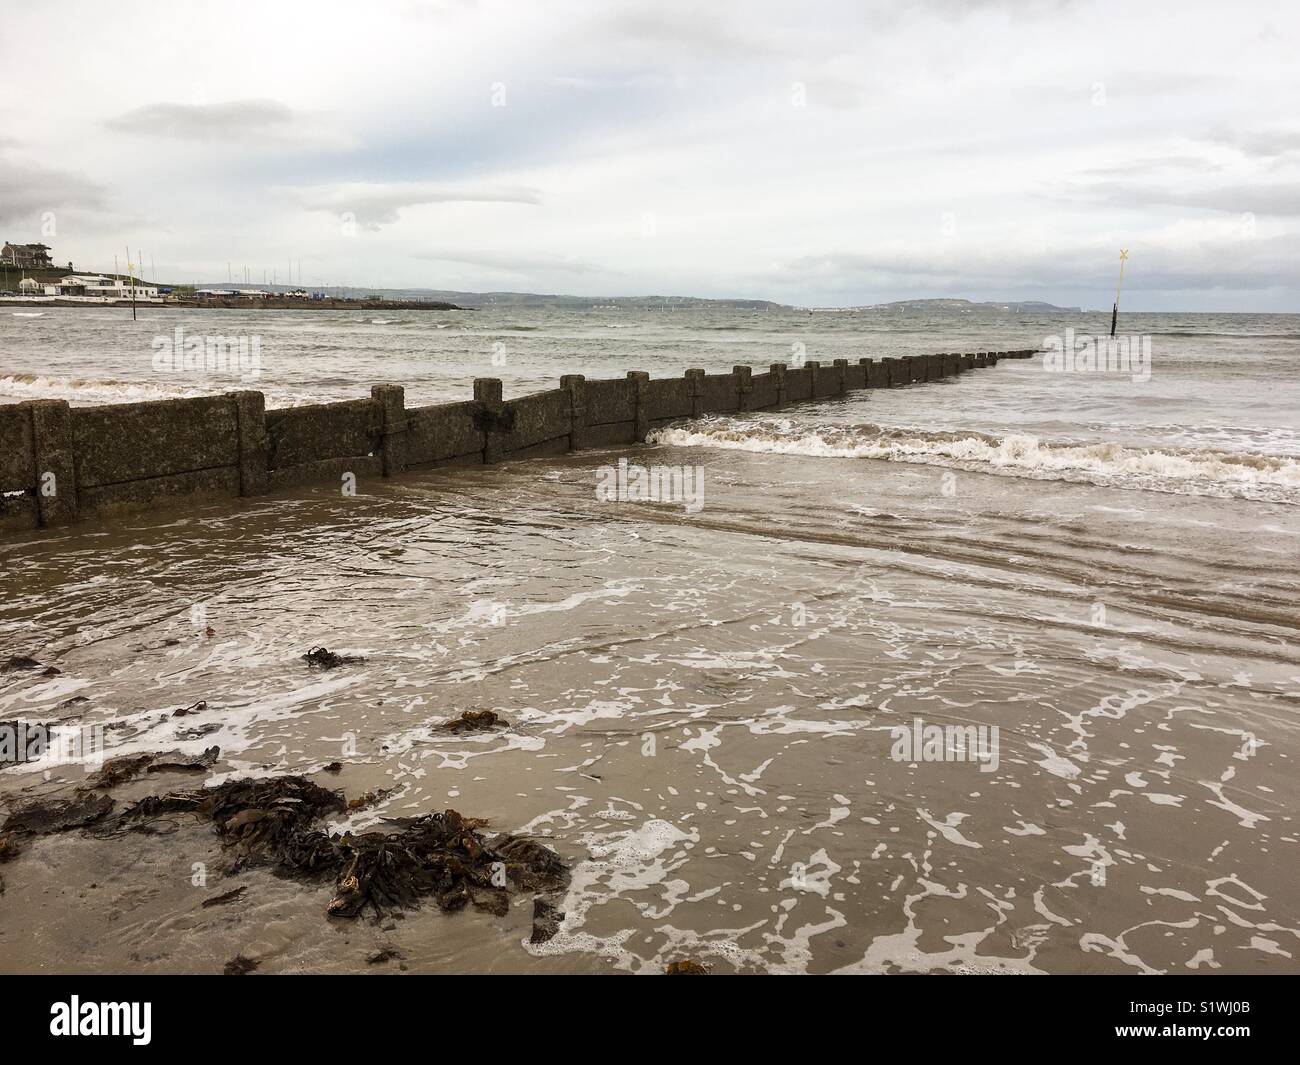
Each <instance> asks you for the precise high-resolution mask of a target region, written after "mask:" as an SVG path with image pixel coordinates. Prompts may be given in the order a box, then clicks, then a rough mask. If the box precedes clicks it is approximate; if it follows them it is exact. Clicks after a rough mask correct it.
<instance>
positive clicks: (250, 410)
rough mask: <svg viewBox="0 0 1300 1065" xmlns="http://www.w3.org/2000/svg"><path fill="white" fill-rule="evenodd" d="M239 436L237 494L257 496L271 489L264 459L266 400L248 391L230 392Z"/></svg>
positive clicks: (265, 450) (265, 456) (259, 393)
mask: <svg viewBox="0 0 1300 1065" xmlns="http://www.w3.org/2000/svg"><path fill="white" fill-rule="evenodd" d="M230 398H231V399H232V400H233V401H234V404H235V426H236V431H237V433H238V434H239V494H240V495H241V496H260V495H263V494H264V493H265V492H267V491H268V490H269V489H270V487H271V471H270V469H269V464H268V459H267V442H266V397H265V396H264V395H262V393H261V392H253V391H251V390H249V391H244V392H232V393H231V394H230Z"/></svg>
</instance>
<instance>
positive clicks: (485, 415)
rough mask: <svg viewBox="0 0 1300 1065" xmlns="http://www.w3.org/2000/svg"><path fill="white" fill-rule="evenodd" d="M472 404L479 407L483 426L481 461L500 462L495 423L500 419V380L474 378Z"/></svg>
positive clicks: (496, 378)
mask: <svg viewBox="0 0 1300 1065" xmlns="http://www.w3.org/2000/svg"><path fill="white" fill-rule="evenodd" d="M474 402H475V403H477V404H478V405H479V411H480V412H481V414H482V417H481V418H480V419H479V421H480V424H481V425H482V426H483V461H484V462H488V463H490V462H500V461H501V436H500V433H499V432H498V431H497V428H496V423H497V420H498V419H499V418H500V417H501V408H502V400H501V379H500V378H499V377H476V378H474Z"/></svg>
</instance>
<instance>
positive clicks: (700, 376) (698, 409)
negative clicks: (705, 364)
mask: <svg viewBox="0 0 1300 1065" xmlns="http://www.w3.org/2000/svg"><path fill="white" fill-rule="evenodd" d="M686 391H687V392H689V393H690V397H691V417H692V418H698V417H699V416H700V415H701V414H703V413H704V371H703V370H687V371H686Z"/></svg>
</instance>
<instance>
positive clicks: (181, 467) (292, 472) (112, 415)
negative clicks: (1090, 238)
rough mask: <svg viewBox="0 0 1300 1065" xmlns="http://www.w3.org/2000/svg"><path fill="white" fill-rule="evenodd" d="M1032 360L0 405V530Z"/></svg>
mask: <svg viewBox="0 0 1300 1065" xmlns="http://www.w3.org/2000/svg"><path fill="white" fill-rule="evenodd" d="M1033 354H1034V352H1033V351H1000V352H979V353H974V354H939V355H912V356H902V357H899V358H883V359H859V360H858V361H857V362H850V361H849V360H848V359H836V360H835V361H834V362H833V363H831V364H829V365H822V364H820V363H816V362H807V363H805V364H804V365H802V366H800V367H789V366H787V365H785V364H784V363H774V364H772V366H771V367H770V369H769V370H768V372H766V373H762V374H755V373H754V372H753V371H752V369H751V368H750V367H748V366H736V367H734V368H733V369H732V371H731V372H730V373H721V374H708V373H705V372H704V371H703V370H687V371H686V373H685V375H684V376H682V377H678V378H651V377H650V375H649V374H648V373H645V372H642V371H636V370H634V371H631V372H629V373H628V375H627V376H626V377H625V378H615V379H612V380H587V379H586V378H584V377H583V376H582V375H580V374H573V375H569V376H566V377H563V378H561V379H560V387H559V388H556V389H552V390H550V391H546V392H537V393H533V394H532V395H527V396H520V397H518V398H515V399H510V400H506V399H503V397H502V385H501V381H500V380H498V379H496V378H479V379H476V380H475V381H474V394H473V398H472V399H469V400H466V401H463V402H458V403H439V404H434V405H432V406H426V407H407V406H406V400H405V390H404V389H403V388H402V386H400V385H376V386H374V387H373V388H372V389H371V393H370V397H369V398H368V399H357V400H347V401H345V402H341V403H322V404H316V405H312V406H302V407H288V408H284V409H277V410H271V411H268V410H267V409H266V402H265V397H264V396H263V395H262V393H261V392H256V391H240V392H228V393H225V394H223V395H217V396H203V397H199V398H196V399H167V400H157V401H152V402H146V403H122V404H113V405H110V406H101V407H71V406H69V405H68V404H67V403H66V402H65V401H63V400H31V401H28V402H24V403H14V404H9V405H5V406H0V531H5V530H18V529H30V528H36V527H40V526H57V525H64V524H68V523H70V522H74V521H77V520H78V519H79V518H85V517H98V516H105V515H111V514H114V513H120V512H123V511H129V510H138V509H143V508H148V507H153V506H160V505H167V504H169V503H175V502H183V501H189V500H192V499H195V498H213V497H216V498H220V497H235V496H250V495H261V494H264V493H266V492H271V491H275V490H277V489H281V488H288V487H292V486H296V485H302V484H309V483H312V482H323V481H333V482H335V483H336V484H337V483H339V481H340V480H341V479H342V478H344V477H346V476H347V475H351V476H352V477H354V478H355V480H356V481H357V482H360V481H363V480H364V479H366V478H374V477H392V476H395V475H398V474H401V473H404V472H406V471H408V470H424V469H434V468H437V467H442V466H456V465H476V464H480V463H492V462H499V461H501V460H502V459H505V458H511V459H520V458H531V457H534V456H541V455H556V454H562V453H564V452H567V451H574V450H577V449H579V448H585V447H601V446H607V445H613V444H631V443H636V442H639V441H644V440H645V439H646V436H647V434H648V433H649V432H650V430H652V429H655V428H658V427H660V426H663V425H667V424H669V423H671V422H676V421H681V420H684V419H688V418H696V417H699V416H700V415H703V414H732V413H737V412H744V411H759V410H773V409H777V408H780V407H784V406H787V405H790V404H795V403H805V402H811V401H816V400H823V399H833V398H836V397H839V396H842V395H844V394H845V393H846V392H850V391H853V390H856V389H863V388H893V387H900V386H902V385H908V384H915V383H919V382H924V381H933V380H937V379H939V378H942V377H948V376H952V375H955V374H959V373H963V372H965V371H968V370H972V369H976V368H978V367H985V366H994V365H996V364H997V362H998V360H999V359H1007V358H1020V359H1027V358H1029V357H1031V356H1032V355H1033Z"/></svg>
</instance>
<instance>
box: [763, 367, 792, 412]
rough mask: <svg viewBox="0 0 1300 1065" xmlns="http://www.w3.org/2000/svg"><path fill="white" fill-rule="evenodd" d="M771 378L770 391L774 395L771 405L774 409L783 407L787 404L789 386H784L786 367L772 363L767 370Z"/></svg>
mask: <svg viewBox="0 0 1300 1065" xmlns="http://www.w3.org/2000/svg"><path fill="white" fill-rule="evenodd" d="M768 373H769V374H771V376H772V391H773V392H774V393H776V398H775V400H774V401H773V403H772V405H773V406H774V407H784V406H785V405H786V403H788V402H789V386H788V385H787V384H786V366H785V363H783V362H774V363H772V365H771V366H770V367H769V369H768Z"/></svg>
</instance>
